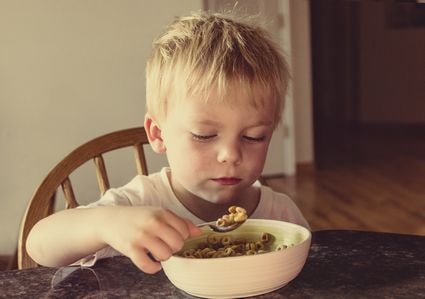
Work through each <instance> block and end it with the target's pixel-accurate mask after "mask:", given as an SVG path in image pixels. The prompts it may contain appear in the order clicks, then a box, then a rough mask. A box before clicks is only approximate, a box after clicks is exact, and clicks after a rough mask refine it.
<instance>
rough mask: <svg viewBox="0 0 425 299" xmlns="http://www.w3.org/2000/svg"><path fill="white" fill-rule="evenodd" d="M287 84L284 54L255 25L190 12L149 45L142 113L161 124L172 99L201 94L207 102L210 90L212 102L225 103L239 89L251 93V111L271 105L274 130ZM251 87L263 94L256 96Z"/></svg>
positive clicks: (222, 15) (224, 16) (209, 14)
mask: <svg viewBox="0 0 425 299" xmlns="http://www.w3.org/2000/svg"><path fill="white" fill-rule="evenodd" d="M288 81H289V71H288V67H287V63H286V61H285V59H284V57H283V55H282V54H281V53H280V51H279V48H278V47H277V46H276V44H275V43H274V42H273V41H272V40H271V38H270V37H269V34H268V33H267V32H266V31H265V30H264V29H262V28H261V27H260V26H258V25H251V24H248V23H245V22H242V21H241V20H236V19H235V18H234V16H233V17H231V16H230V15H224V14H211V13H206V12H201V13H193V14H192V15H190V16H188V17H181V18H178V19H177V20H176V21H175V22H173V23H172V24H171V25H170V26H169V27H168V30H167V31H166V32H165V33H163V34H162V35H161V36H159V38H158V39H157V40H156V41H155V42H154V44H153V50H152V54H151V56H150V58H149V60H148V63H147V67H146V102H147V111H148V112H149V113H150V114H151V115H152V116H153V117H155V118H157V119H161V118H163V117H165V116H166V115H167V110H168V109H169V107H170V106H171V105H172V104H175V103H172V102H171V101H170V98H171V94H173V95H175V94H178V95H179V96H178V97H177V98H179V99H180V100H181V99H183V98H185V96H187V95H195V94H201V95H202V97H200V98H202V99H204V100H205V101H208V100H210V97H209V94H210V92H211V90H212V89H213V88H215V91H216V94H217V95H218V99H216V98H215V99H214V100H220V101H223V102H226V103H230V102H231V100H232V99H230V98H226V96H225V95H226V91H227V88H228V87H229V86H230V85H231V84H232V86H234V85H233V84H239V86H238V87H239V88H240V90H241V91H244V92H248V93H251V94H252V97H251V98H252V101H251V103H250V104H252V105H254V106H255V107H258V106H264V105H265V104H266V101H272V103H271V104H272V107H273V108H274V109H273V111H274V114H275V115H273V120H274V123H275V125H277V124H278V123H279V120H280V118H281V114H282V111H283V105H284V98H285V94H286V91H287V86H288ZM255 88H257V89H258V88H260V90H261V91H263V93H264V94H263V95H260V96H258V95H255V94H254V89H255ZM238 90H239V89H238ZM266 94H267V95H266ZM174 98H175V97H174ZM174 100H175V99H173V101H174Z"/></svg>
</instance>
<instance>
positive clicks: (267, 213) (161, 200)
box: [78, 167, 310, 266]
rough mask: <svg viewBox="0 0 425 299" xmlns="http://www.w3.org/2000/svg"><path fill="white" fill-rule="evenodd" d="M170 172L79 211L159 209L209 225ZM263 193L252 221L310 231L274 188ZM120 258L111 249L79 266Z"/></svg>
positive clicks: (137, 181) (110, 192) (138, 181)
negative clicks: (179, 192) (178, 192)
mask: <svg viewBox="0 0 425 299" xmlns="http://www.w3.org/2000/svg"><path fill="white" fill-rule="evenodd" d="M169 172H170V168H168V167H164V168H163V169H162V170H161V171H160V172H157V173H153V174H150V175H149V176H144V175H138V176H136V177H135V178H133V179H132V180H131V181H130V182H129V183H128V184H126V185H124V186H122V187H119V188H111V189H109V190H108V191H106V192H105V194H104V195H103V196H102V197H101V198H100V199H99V200H98V201H96V202H93V203H91V204H89V205H86V206H80V207H79V208H93V207H99V206H156V207H163V208H166V209H168V210H170V211H172V212H174V213H175V214H177V215H179V216H181V217H185V218H187V219H189V220H191V221H192V222H193V223H194V224H200V223H203V222H205V221H204V220H202V219H200V218H198V217H197V216H196V215H194V214H192V213H191V212H190V211H189V210H187V209H186V208H185V207H184V206H183V205H182V204H181V203H180V201H179V200H178V199H177V197H176V196H175V194H174V192H173V190H172V188H171V184H170V181H169V179H168V175H167V173H169ZM254 186H255V187H257V188H260V189H261V196H260V201H259V203H258V206H257V208H256V209H255V211H254V212H253V213H252V214H251V215H250V216H249V218H250V219H273V220H281V221H287V222H292V223H295V224H299V225H302V226H304V227H306V228H308V229H309V228H310V227H309V225H308V223H307V221H306V220H305V218H304V216H303V215H302V213H301V211H300V210H299V209H298V207H297V206H296V205H295V203H294V202H293V201H292V200H291V199H290V198H289V197H288V196H287V195H285V194H282V193H277V192H274V191H273V190H272V189H271V188H269V187H266V186H262V185H260V184H259V183H256V184H254ZM114 255H119V253H118V252H116V251H115V250H113V249H112V248H110V247H107V248H104V249H102V250H101V251H99V252H97V253H96V254H95V255H94V256H90V257H87V258H85V259H83V260H81V261H79V262H78V264H81V265H84V266H91V265H92V264H94V263H95V262H96V260H97V259H100V258H106V257H111V256H114Z"/></svg>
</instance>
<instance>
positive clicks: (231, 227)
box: [198, 220, 246, 233]
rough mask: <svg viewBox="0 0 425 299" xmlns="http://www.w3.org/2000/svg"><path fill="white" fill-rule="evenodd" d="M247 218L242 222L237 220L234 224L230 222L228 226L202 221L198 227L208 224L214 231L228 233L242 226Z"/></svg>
mask: <svg viewBox="0 0 425 299" xmlns="http://www.w3.org/2000/svg"><path fill="white" fill-rule="evenodd" d="M245 221H246V220H244V221H241V222H235V223H232V224H230V225H227V226H219V225H217V224H216V223H215V222H207V223H202V224H199V225H198V227H205V226H208V227H209V228H211V229H212V230H213V231H215V232H218V233H227V232H230V231H232V230H235V229H237V228H238V227H239V226H241V225H242V224H243V223H244V222H245Z"/></svg>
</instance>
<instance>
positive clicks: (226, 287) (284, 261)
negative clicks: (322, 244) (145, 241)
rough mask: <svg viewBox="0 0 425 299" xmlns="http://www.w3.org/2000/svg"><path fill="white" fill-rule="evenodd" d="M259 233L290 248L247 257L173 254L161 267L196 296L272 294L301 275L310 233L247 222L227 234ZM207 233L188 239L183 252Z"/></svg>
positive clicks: (287, 226)
mask: <svg viewBox="0 0 425 299" xmlns="http://www.w3.org/2000/svg"><path fill="white" fill-rule="evenodd" d="M262 232H268V233H271V234H272V235H274V237H275V238H276V240H275V242H274V244H286V245H290V244H293V246H290V247H288V248H287V249H285V250H281V251H271V252H268V253H263V254H256V255H249V256H248V255H245V256H234V257H222V258H205V259H200V258H184V257H181V256H178V255H174V256H172V257H171V258H169V259H168V260H167V261H165V262H162V267H163V269H164V272H165V274H166V275H167V277H168V279H169V280H170V281H171V282H172V283H173V284H174V285H175V286H176V287H177V288H179V289H181V290H183V291H185V292H186V293H188V294H191V295H193V296H197V297H205V298H241V297H248V296H255V295H260V294H264V293H268V292H271V291H273V290H276V289H279V288H281V287H283V286H284V285H286V284H287V283H288V282H290V281H291V280H292V279H294V278H295V277H296V276H297V275H298V274H299V273H300V271H301V269H302V268H303V266H304V264H305V261H306V259H307V256H308V252H309V249H310V244H311V233H310V231H309V230H308V229H306V228H304V227H302V226H299V225H296V224H293V223H288V222H283V221H275V220H263V219H248V220H247V221H246V223H244V224H243V225H242V226H241V227H239V228H238V229H236V230H234V231H233V232H231V233H227V235H230V236H232V237H235V238H237V237H243V238H246V239H250V238H258V236H259V235H260V234H261V233H262ZM209 233H211V231H210V230H209V229H207V228H206V229H205V230H204V233H203V234H202V235H201V236H199V237H196V238H192V239H189V240H187V241H186V243H185V246H184V248H183V250H184V249H188V248H195V247H196V245H197V244H199V243H200V242H202V241H204V240H205V238H206V236H207V235H208V234H209Z"/></svg>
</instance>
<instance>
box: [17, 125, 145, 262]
mask: <svg viewBox="0 0 425 299" xmlns="http://www.w3.org/2000/svg"><path fill="white" fill-rule="evenodd" d="M148 143H149V141H148V139H147V136H146V132H145V130H144V128H143V127H137V128H132V129H126V130H121V131H116V132H113V133H110V134H106V135H103V136H100V137H98V138H95V139H93V140H91V141H89V142H87V143H85V144H83V145H81V146H79V147H78V148H76V149H75V150H74V151H72V152H71V153H70V154H69V155H68V156H66V157H65V158H64V159H63V160H62V161H61V162H59V164H57V165H56V166H55V167H54V168H53V169H52V170H51V171H50V172H49V174H48V175H47V176H46V177H45V179H44V180H43V182H42V183H41V184H40V186H39V187H38V188H37V190H36V191H35V194H34V196H33V197H32V199H31V201H30V202H29V203H28V206H27V209H26V212H25V215H24V217H23V219H22V224H21V229H20V234H19V239H18V248H17V266H18V268H19V269H25V268H32V267H37V266H38V265H37V263H36V262H34V261H33V260H32V259H31V257H30V256H29V255H28V253H27V251H26V248H25V243H26V240H27V237H28V234H29V232H30V230H31V228H32V227H33V226H34V225H35V224H36V223H37V222H38V221H39V220H41V219H43V218H45V217H47V216H48V215H51V214H52V213H54V207H55V199H56V196H55V195H56V191H57V189H58V188H59V186H62V190H63V194H64V198H65V201H66V203H65V207H66V208H67V209H70V208H75V207H77V206H78V205H79V204H78V202H77V200H76V198H75V195H74V191H73V188H72V184H71V181H70V178H69V176H70V174H71V173H72V172H73V171H74V170H76V169H77V168H78V167H80V166H81V165H82V164H84V163H85V162H87V161H89V160H93V161H94V165H95V168H96V174H97V181H98V185H99V190H100V193H101V194H103V193H104V192H105V191H106V190H108V189H109V179H108V175H107V172H106V167H105V161H104V159H103V156H102V155H103V154H104V153H106V152H110V151H113V150H115V149H119V148H124V147H134V151H135V158H136V169H137V173H138V174H148V170H147V166H146V159H145V155H144V150H143V145H144V144H148ZM15 255H16V254H15Z"/></svg>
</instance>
